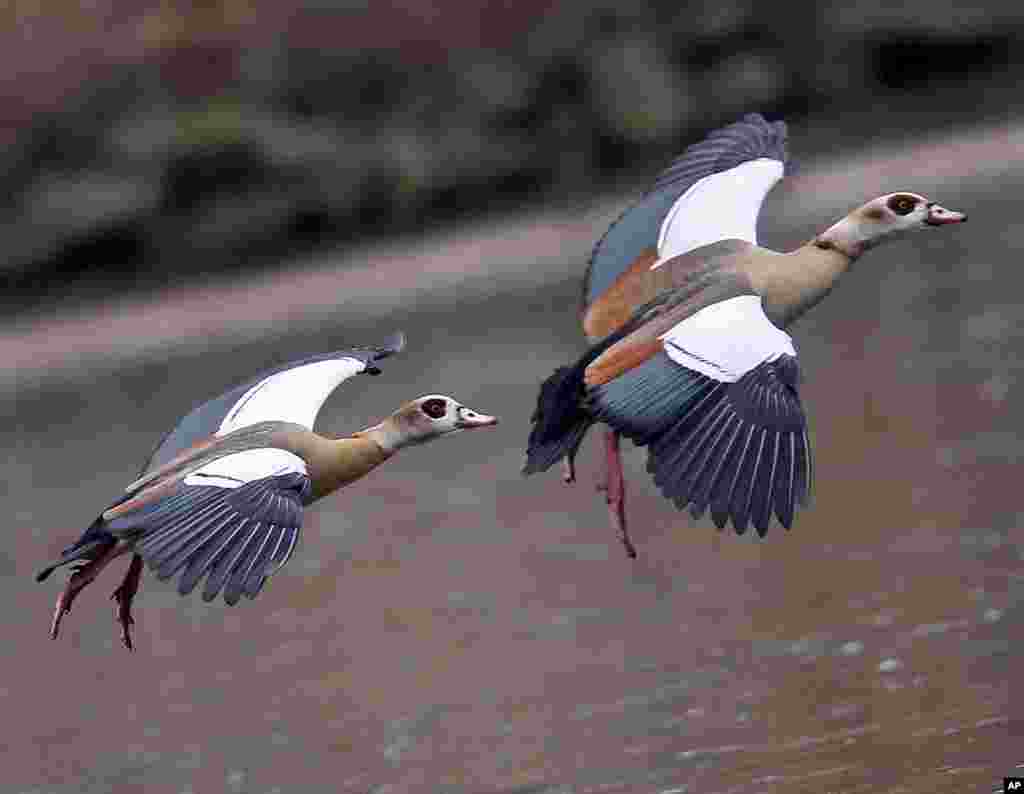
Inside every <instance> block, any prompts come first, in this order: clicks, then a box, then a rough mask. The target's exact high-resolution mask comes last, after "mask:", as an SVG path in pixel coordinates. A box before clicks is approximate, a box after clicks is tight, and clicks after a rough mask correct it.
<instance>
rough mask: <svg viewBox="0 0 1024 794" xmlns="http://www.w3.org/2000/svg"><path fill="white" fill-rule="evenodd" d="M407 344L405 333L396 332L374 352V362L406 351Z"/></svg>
mask: <svg viewBox="0 0 1024 794" xmlns="http://www.w3.org/2000/svg"><path fill="white" fill-rule="evenodd" d="M405 343H406V338H405V333H404V332H403V331H395V332H394V333H393V334H391V336H389V337H388V338H387V339H385V340H384V344H382V345H381V346H380V347H378V348H376V349H375V350H374V351H373V353H374V355H373V360H374V361H379V360H380V359H382V358H387V357H388V356H393V355H395V353H401V352H402V351H403V350H405Z"/></svg>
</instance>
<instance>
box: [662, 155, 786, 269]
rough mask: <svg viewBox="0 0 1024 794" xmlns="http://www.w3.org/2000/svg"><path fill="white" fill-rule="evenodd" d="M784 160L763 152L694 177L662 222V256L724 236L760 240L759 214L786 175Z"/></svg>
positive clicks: (665, 258)
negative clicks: (709, 174)
mask: <svg viewBox="0 0 1024 794" xmlns="http://www.w3.org/2000/svg"><path fill="white" fill-rule="evenodd" d="M783 171H784V169H783V165H782V163H780V162H779V161H778V160H773V159H771V158H768V157H759V158H758V159H756V160H748V161H747V162H745V163H741V164H740V165H738V166H736V167H735V168H730V169H729V170H728V171H721V172H720V173H717V174H712V175H711V176H706V177H704V178H703V179H700V180H698V181H697V182H694V183H693V184H692V185H691V186H690V189H689V190H687V191H686V192H685V193H683V195H681V196H680V197H679V198H678V199H676V203H675V204H673V205H672V208H671V209H670V210H669V211H668V214H667V215H666V216H665V220H664V221H662V224H661V231H660V232H659V234H658V261H657V262H655V263H654V265H652V266H651V270H654V269H655V268H656V267H658V266H659V265H661V264H662V262H664V261H666V260H668V259H671V258H672V257H675V256H679V255H680V254H685V253H686V252H687V251H692V250H693V249H694V248H700V247H701V246H702V245H710V244H711V243H717V242H718V241H719V240H746V241H747V242H749V243H756V242H757V216H758V214H759V213H760V211H761V204H762V203H764V198H765V196H767V195H768V191H769V190H771V189H772V188H773V187H774V186H775V184H776V183H777V182H778V181H779V180H780V179H782V175H783Z"/></svg>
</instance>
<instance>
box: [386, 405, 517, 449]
mask: <svg viewBox="0 0 1024 794" xmlns="http://www.w3.org/2000/svg"><path fill="white" fill-rule="evenodd" d="M496 424H498V417H496V416H488V415H487V414H482V413H479V412H478V411H474V410H473V409H472V408H468V407H467V406H465V405H463V404H462V403H460V402H459V401H458V400H456V399H455V398H454V397H448V396H447V395H444V394H427V395H425V396H423V397H418V398H417V399H415V400H412V401H410V402H407V403H406V404H405V405H403V406H402V407H401V408H399V409H398V410H397V411H395V412H394V413H393V414H392V415H391V416H389V417H388V418H387V419H385V420H384V421H383V422H381V423H380V424H379V425H377V427H376V428H373V430H375V431H377V432H375V433H374V438H375V439H376V440H377V442H378V443H379V444H381V446H382V447H384V448H385V449H386V450H388V451H389V452H390V451H393V450H396V449H400V448H402V447H409V446H414V445H417V444H425V443H427V442H428V441H433V440H434V439H435V438H441V437H442V436H449V435H451V434H452V433H458V432H461V431H462V430H473V429H475V428H479V427H493V426H494V425H496Z"/></svg>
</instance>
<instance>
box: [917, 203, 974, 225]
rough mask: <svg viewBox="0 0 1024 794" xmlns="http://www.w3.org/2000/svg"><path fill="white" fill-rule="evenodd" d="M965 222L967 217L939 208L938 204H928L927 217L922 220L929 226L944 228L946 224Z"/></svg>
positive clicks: (960, 213) (961, 213)
mask: <svg viewBox="0 0 1024 794" xmlns="http://www.w3.org/2000/svg"><path fill="white" fill-rule="evenodd" d="M965 220H967V215H966V214H964V213H963V212H954V211H953V210H947V209H946V208H945V207H940V206H939V205H938V204H929V205H928V217H927V218H925V219H924V222H925V223H927V224H928V225H929V226H944V225H945V224H947V223H963V222H964V221H965Z"/></svg>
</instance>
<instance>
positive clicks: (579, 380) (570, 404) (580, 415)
mask: <svg viewBox="0 0 1024 794" xmlns="http://www.w3.org/2000/svg"><path fill="white" fill-rule="evenodd" d="M585 369H586V364H585V363H584V362H580V363H578V364H576V365H574V366H571V367H559V368H558V369H556V370H555V372H554V374H553V375H551V377H549V378H548V379H547V380H546V381H544V383H542V384H541V387H540V394H539V396H538V397H537V409H536V410H535V411H534V412H533V417H532V420H533V430H532V431H531V432H530V440H529V442H528V443H527V448H526V463H525V464H524V465H523V474H535V473H536V472H539V471H544V470H546V469H548V468H550V467H551V466H553V465H554V464H555V463H557V462H558V461H559V460H561V459H562V458H564V457H566V456H567V455H573V454H574V453H575V451H576V448H577V447H579V445H580V443H581V442H582V441H583V436H584V435H586V432H587V430H588V429H589V427H590V425H592V424H593V422H594V420H593V419H592V418H591V417H590V415H589V414H588V413H587V412H586V411H585V410H584V408H583V398H584V388H583V371H584V370H585Z"/></svg>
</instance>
